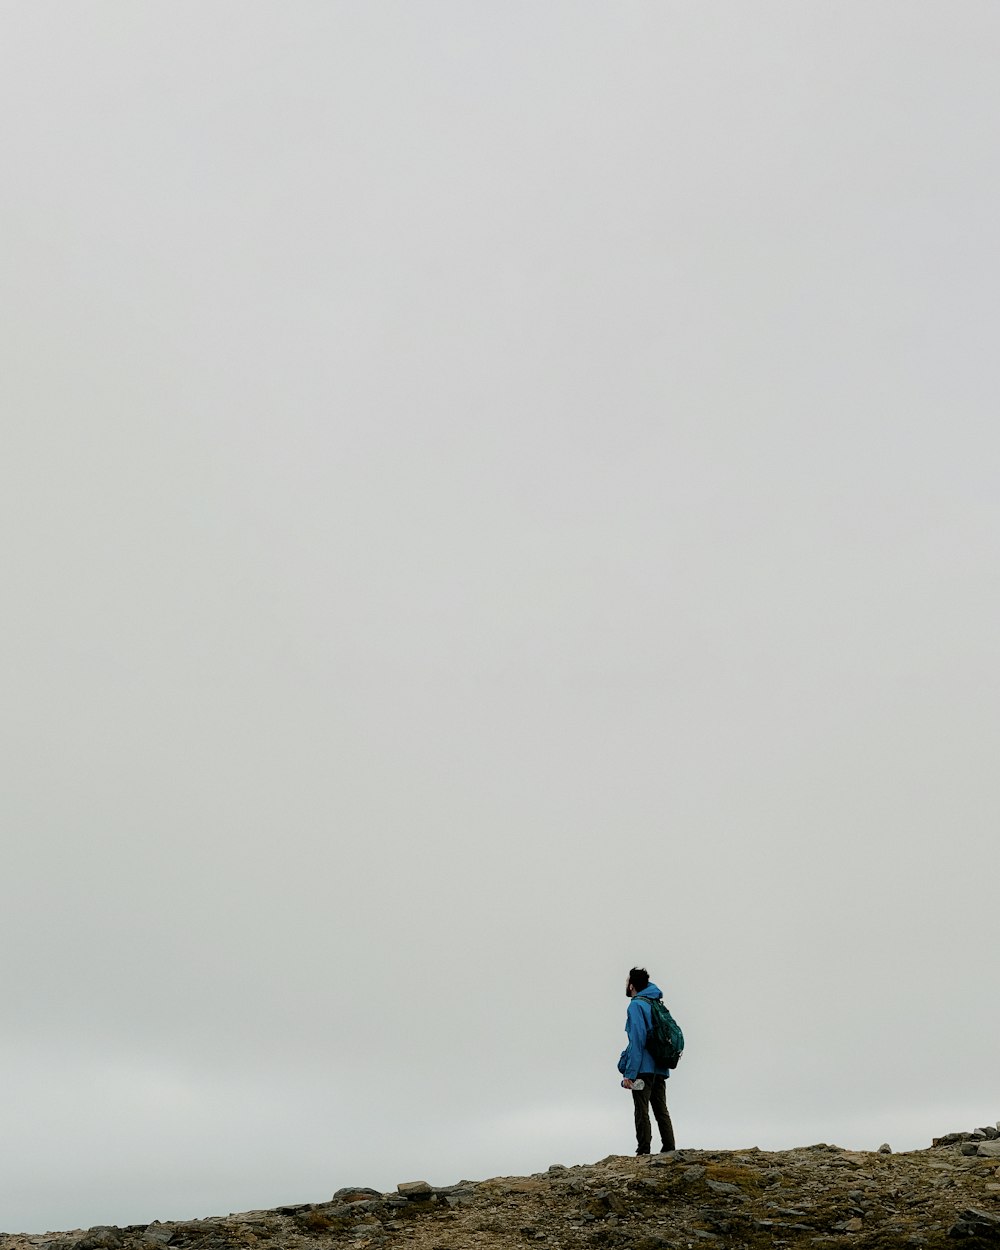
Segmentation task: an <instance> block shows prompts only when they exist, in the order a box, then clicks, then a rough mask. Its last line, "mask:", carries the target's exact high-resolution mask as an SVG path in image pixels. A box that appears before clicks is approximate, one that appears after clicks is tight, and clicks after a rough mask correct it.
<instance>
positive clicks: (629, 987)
mask: <svg viewBox="0 0 1000 1250" xmlns="http://www.w3.org/2000/svg"><path fill="white" fill-rule="evenodd" d="M625 997H626V998H634V997H635V986H634V985H633V984H632V982H631V981H630V980H629V979H628V977H626V978H625Z"/></svg>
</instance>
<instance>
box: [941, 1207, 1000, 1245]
mask: <svg viewBox="0 0 1000 1250" xmlns="http://www.w3.org/2000/svg"><path fill="white" fill-rule="evenodd" d="M948 1236H949V1237H975V1238H977V1239H978V1240H980V1241H998V1242H1000V1215H992V1214H991V1213H990V1212H989V1211H978V1210H977V1209H976V1208H975V1207H967V1208H966V1209H965V1210H964V1211H963V1212H962V1214H961V1215H960V1216H959V1217H958V1219H957V1220H956V1221H955V1223H954V1224H953V1225H952V1226H951V1228H949V1229H948Z"/></svg>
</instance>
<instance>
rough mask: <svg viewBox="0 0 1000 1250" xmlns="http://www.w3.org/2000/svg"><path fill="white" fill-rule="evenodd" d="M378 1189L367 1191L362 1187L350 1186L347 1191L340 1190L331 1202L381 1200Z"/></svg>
mask: <svg viewBox="0 0 1000 1250" xmlns="http://www.w3.org/2000/svg"><path fill="white" fill-rule="evenodd" d="M381 1197H382V1195H381V1194H380V1193H379V1191H378V1190H377V1189H366V1188H364V1187H363V1186H361V1185H349V1186H348V1187H347V1188H346V1189H338V1190H337V1192H336V1193H335V1194H334V1195H333V1198H332V1199H331V1202H364V1201H365V1199H366V1198H381Z"/></svg>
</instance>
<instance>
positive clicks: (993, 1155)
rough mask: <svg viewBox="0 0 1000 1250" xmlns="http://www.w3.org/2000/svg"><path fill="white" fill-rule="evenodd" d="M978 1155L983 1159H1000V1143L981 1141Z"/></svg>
mask: <svg viewBox="0 0 1000 1250" xmlns="http://www.w3.org/2000/svg"><path fill="white" fill-rule="evenodd" d="M976 1154H977V1155H979V1156H980V1157H981V1158H983V1159H1000V1141H981V1142H980V1143H979V1145H978V1146H977V1147H976Z"/></svg>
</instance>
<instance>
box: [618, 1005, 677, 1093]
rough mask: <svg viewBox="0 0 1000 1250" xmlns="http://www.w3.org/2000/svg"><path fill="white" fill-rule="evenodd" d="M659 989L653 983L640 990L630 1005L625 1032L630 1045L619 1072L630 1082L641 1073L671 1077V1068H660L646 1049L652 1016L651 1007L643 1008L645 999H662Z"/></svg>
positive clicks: (620, 1062) (624, 1051) (623, 1056)
mask: <svg viewBox="0 0 1000 1250" xmlns="http://www.w3.org/2000/svg"><path fill="white" fill-rule="evenodd" d="M662 997H663V995H662V994H661V993H660V990H659V987H658V986H656V985H654V984H653V982H652V981H650V983H649V984H648V985H647V986H646V988H645V989H644V990H640V991H639V993H638V994H636V996H635V997H634V998H633V999H632V1001H631V1002H630V1003H629V1005H628V1015H627V1016H626V1017H625V1032H626V1033H627V1034H628V1045H627V1046H626V1047H625V1049H624V1050H623V1051H622V1054H621V1058H620V1059H619V1060H618V1071H619V1072H620V1073H621V1074H622V1076H623V1077H625V1079H626V1080H628V1081H634V1080H635V1078H636V1077H637V1076H638V1075H639V1073H640V1072H654V1073H655V1074H656V1075H657V1076H669V1075H670V1069H669V1068H658V1067H657V1066H656V1064H655V1063H654V1062H653V1056H652V1055H651V1054H650V1053H649V1051H648V1050H647V1049H646V1037H647V1035H648V1033H649V1025H650V1020H651V1016H652V1012H651V1009H650V1008H649V1006H643V999H646V1000H647V1001H648V1000H649V999H655V998H662Z"/></svg>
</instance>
